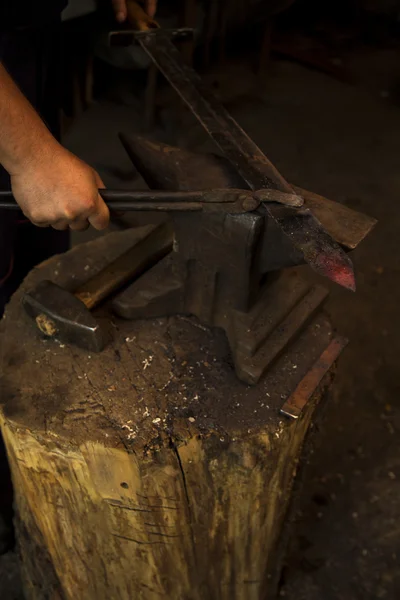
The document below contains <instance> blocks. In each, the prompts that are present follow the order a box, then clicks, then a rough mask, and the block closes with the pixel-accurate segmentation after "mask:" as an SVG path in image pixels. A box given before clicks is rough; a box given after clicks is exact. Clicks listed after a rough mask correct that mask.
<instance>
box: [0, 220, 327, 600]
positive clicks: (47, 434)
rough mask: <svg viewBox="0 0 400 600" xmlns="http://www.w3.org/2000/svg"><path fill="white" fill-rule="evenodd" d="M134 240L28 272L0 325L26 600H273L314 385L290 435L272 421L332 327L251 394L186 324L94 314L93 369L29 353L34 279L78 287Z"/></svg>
mask: <svg viewBox="0 0 400 600" xmlns="http://www.w3.org/2000/svg"><path fill="white" fill-rule="evenodd" d="M146 231H148V228H146V227H145V228H140V229H137V230H134V231H132V230H131V231H127V232H122V233H113V234H110V235H108V236H106V237H103V238H99V239H97V240H96V241H93V242H90V243H88V244H84V245H82V246H79V247H76V248H75V249H73V250H72V251H70V252H69V253H67V254H66V255H63V256H61V257H55V258H53V259H52V260H50V261H48V262H47V263H45V264H43V265H41V266H40V267H38V268H37V269H35V270H34V271H32V273H31V274H30V275H29V276H28V278H27V279H26V281H25V282H24V284H23V285H22V287H21V289H20V290H19V291H18V292H17V294H16V295H15V296H14V297H13V299H12V301H11V303H10V305H9V307H8V309H7V311H6V315H5V318H4V320H3V321H2V324H1V334H0V335H1V338H0V339H1V349H2V353H1V354H2V358H1V367H0V368H1V371H0V373H1V380H0V381H1V390H0V394H1V396H0V398H1V403H2V404H1V428H2V433H3V436H4V440H5V444H6V447H7V452H8V456H9V460H10V465H11V470H12V476H13V482H14V487H15V497H16V514H17V516H16V522H17V533H18V544H19V550H20V554H21V559H22V573H23V580H24V586H25V593H26V597H27V599H28V600H30V599H35V600H39V599H40V600H42V599H47V598H48V599H51V600H53V599H63V600H64V599H68V600H69V599H73V600H81V599H82V600H92V599H93V600H103V599H104V600H110V599H118V600H120V599H121V600H128V599H129V600H131V599H135V600H140V599H143V600H153V599H154V600H155V599H159V598H168V599H171V600H208V599H210V600H213V599H215V600H217V599H218V600H225V599H226V600H228V599H229V600H235V599H237V600H253V599H254V600H256V599H257V600H258V599H262V598H273V597H274V591H275V588H276V583H277V578H279V564H280V559H281V554H282V548H283V536H282V528H283V525H284V523H285V521H286V520H287V511H288V508H289V506H290V502H291V490H292V486H293V482H294V477H295V473H296V469H297V465H298V462H299V460H300V456H301V449H302V446H303V442H304V438H305V435H306V433H307V430H308V428H309V425H310V421H311V417H312V414H313V410H314V407H315V405H316V403H317V402H318V400H319V398H320V395H321V392H322V390H323V388H324V387H325V386H326V384H327V379H326V378H325V380H324V382H323V385H322V386H321V387H320V388H319V389H318V390H316V393H315V394H314V396H313V398H312V400H311V401H310V402H309V404H308V406H307V407H306V410H305V411H304V412H303V414H302V417H301V418H300V419H298V420H297V421H290V420H287V419H285V418H283V417H282V416H281V415H280V414H279V409H280V408H281V406H282V404H283V402H284V400H285V398H287V396H288V395H289V394H290V392H291V391H293V389H294V388H295V387H296V385H297V384H298V383H299V382H300V381H301V379H302V378H303V377H304V375H305V374H306V373H307V371H308V370H309V368H310V367H311V366H312V365H313V364H314V362H315V361H316V360H317V359H318V357H319V356H320V355H321V353H322V351H323V350H324V348H325V347H326V346H327V344H328V343H329V340H330V339H331V336H332V332H331V327H330V324H329V322H328V321H327V319H326V318H325V317H324V316H323V315H317V316H316V317H315V319H314V321H313V322H312V323H311V325H310V327H309V328H308V329H307V330H306V331H305V332H304V333H303V334H301V335H300V336H299V337H298V338H297V340H296V341H295V342H294V343H293V346H292V349H291V352H290V356H289V355H284V356H283V357H282V358H281V359H280V360H279V361H278V362H277V363H276V364H275V365H274V367H273V368H272V369H271V370H270V371H269V373H268V375H267V376H266V377H265V378H264V379H263V380H262V382H261V383H260V384H259V385H257V386H254V387H249V386H245V385H244V384H242V383H241V382H240V381H239V380H238V379H237V378H236V376H235V374H234V370H233V368H232V361H231V357H230V352H229V347H228V344H227V341H226V339H225V337H224V334H223V333H222V332H220V331H217V330H210V329H208V328H206V327H204V326H203V325H202V324H201V323H199V322H198V321H196V320H195V319H192V318H190V317H178V316H177V317H173V318H168V319H157V320H148V321H136V322H135V321H123V320H120V319H117V317H115V316H112V317H111V318H110V310H109V307H107V305H106V306H103V307H102V308H100V309H99V310H98V311H96V314H97V316H98V319H99V321H100V322H101V324H102V326H103V327H105V328H106V329H107V331H108V333H109V338H110V341H109V344H108V346H107V348H106V349H105V350H104V351H103V352H102V353H101V354H88V353H87V352H85V351H84V350H81V349H79V348H76V347H73V346H68V345H64V344H62V343H61V342H56V341H51V340H46V339H44V338H43V337H41V335H40V334H39V333H38V332H37V330H36V329H35V327H34V325H33V324H32V322H31V321H30V320H29V318H28V317H27V316H26V315H25V314H24V311H23V308H22V307H21V297H22V294H23V293H24V291H25V290H27V289H28V288H30V287H32V286H34V285H35V284H36V283H38V282H39V281H40V280H42V279H52V280H53V281H55V282H56V283H58V284H60V285H62V286H64V287H67V288H69V289H73V288H74V287H78V285H79V284H81V283H83V282H84V281H86V280H87V279H88V278H89V277H90V276H91V275H93V274H94V273H95V272H96V271H97V270H99V269H100V268H101V267H102V266H104V265H105V264H106V263H107V262H108V261H110V260H111V259H112V258H114V257H115V256H117V255H118V254H119V253H121V252H123V251H124V250H125V249H126V248H127V247H128V246H129V245H130V244H132V239H133V236H136V237H137V239H140V237H141V236H143V235H144V234H145V233H146ZM285 276H289V277H297V275H296V274H290V273H289V274H287V275H285ZM328 378H329V377H328Z"/></svg>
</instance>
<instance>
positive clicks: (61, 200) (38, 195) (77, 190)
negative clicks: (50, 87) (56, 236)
mask: <svg viewBox="0 0 400 600" xmlns="http://www.w3.org/2000/svg"><path fill="white" fill-rule="evenodd" d="M11 184H12V191H13V195H14V197H15V199H16V201H17V202H18V204H19V206H20V207H21V209H22V211H23V213H24V215H25V216H26V217H28V219H30V220H31V221H32V223H34V224H35V225H38V226H39V227H48V226H49V225H50V226H51V227H54V229H59V230H63V229H68V227H69V228H70V229H73V230H76V231H83V230H85V229H87V228H88V227H89V225H92V226H93V227H94V228H95V229H105V228H106V227H107V225H108V223H109V219H110V215H109V210H108V208H107V206H106V204H105V203H104V201H103V199H102V198H101V196H100V195H99V193H98V188H104V184H103V182H102V180H101V179H100V176H99V175H98V173H96V171H94V170H93V169H92V168H91V167H90V166H89V165H87V164H86V163H84V162H82V161H81V160H80V159H79V158H77V157H76V156H74V155H73V154H71V153H70V152H68V150H66V149H65V148H63V147H62V146H60V145H59V144H58V143H57V142H55V140H54V144H49V145H48V148H46V149H44V151H43V152H41V153H40V155H39V156H37V157H32V158H31V160H30V161H29V162H28V163H25V165H24V168H23V169H21V170H20V171H19V170H17V171H16V172H13V173H12V174H11Z"/></svg>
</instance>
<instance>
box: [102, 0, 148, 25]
mask: <svg viewBox="0 0 400 600" xmlns="http://www.w3.org/2000/svg"><path fill="white" fill-rule="evenodd" d="M111 1H112V5H113V8H114V12H115V17H116V19H117V21H119V22H120V23H123V22H124V21H126V17H127V14H128V12H127V8H126V4H127V1H128V0H111ZM144 9H145V11H146V13H147V14H148V15H149V17H150V18H151V19H153V18H154V16H155V14H156V11H157V0H145V2H144Z"/></svg>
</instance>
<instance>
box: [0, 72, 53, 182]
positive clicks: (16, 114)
mask: <svg viewBox="0 0 400 600" xmlns="http://www.w3.org/2000/svg"><path fill="white" fill-rule="evenodd" d="M56 147H58V142H57V141H56V140H55V139H54V137H53V136H52V135H51V133H50V131H49V130H48V129H47V127H46V125H45V124H44V123H43V121H42V120H41V118H40V117H39V115H38V114H37V113H36V111H35V110H34V108H33V107H32V105H31V104H30V103H29V102H28V100H27V99H26V98H25V97H24V95H23V94H22V92H21V91H20V90H19V88H18V86H17V85H16V84H15V83H14V81H13V80H12V78H11V77H10V75H9V74H8V73H7V71H6V69H5V68H4V67H3V65H2V64H1V63H0V164H2V165H3V167H4V168H5V169H6V170H7V171H8V172H9V173H10V175H17V174H19V173H20V172H21V170H22V169H24V168H26V167H27V166H30V164H31V163H32V162H37V161H39V162H40V161H41V160H42V159H43V160H46V157H49V156H51V153H52V151H53V150H54V149H55V148H56Z"/></svg>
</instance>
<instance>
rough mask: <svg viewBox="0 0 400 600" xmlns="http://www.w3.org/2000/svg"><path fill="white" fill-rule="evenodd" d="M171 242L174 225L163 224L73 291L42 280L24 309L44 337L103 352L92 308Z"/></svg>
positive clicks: (165, 251) (29, 294)
mask: <svg viewBox="0 0 400 600" xmlns="http://www.w3.org/2000/svg"><path fill="white" fill-rule="evenodd" d="M172 244H173V233H172V230H171V227H170V226H169V224H167V223H162V224H161V225H159V226H157V227H156V228H155V229H152V230H151V231H150V232H149V233H148V234H147V235H146V236H145V237H144V238H143V239H142V240H140V242H138V243H136V244H135V245H134V246H132V247H131V248H129V250H127V251H126V252H124V253H123V254H122V255H120V256H119V257H117V258H116V259H115V260H114V261H113V262H111V263H109V264H108V265H107V266H106V267H105V268H104V269H103V270H101V271H100V272H99V273H97V274H96V275H94V277H92V278H91V279H90V280H89V281H87V282H86V283H84V284H83V285H81V286H80V287H79V288H78V289H77V290H75V292H74V293H71V292H69V291H67V290H65V289H63V288H62V287H60V286H59V285H57V284H56V283H53V282H52V281H47V280H45V281H42V282H40V283H39V285H38V286H37V287H36V288H34V289H33V290H31V291H29V292H27V293H26V294H25V296H24V298H23V301H22V302H23V305H24V308H25V310H26V312H27V313H28V315H29V316H30V317H32V319H34V321H35V322H36V325H37V326H38V328H39V329H40V331H41V332H42V333H44V335H45V336H47V337H49V338H57V339H59V340H61V341H65V342H69V343H72V344H74V345H76V346H79V347H81V348H84V349H85V350H89V351H91V352H101V351H102V350H103V348H104V346H105V343H106V339H105V335H104V332H103V331H102V329H101V328H100V326H99V324H98V322H97V321H96V319H95V318H94V316H93V315H92V314H91V312H90V311H91V310H92V309H94V308H95V307H96V306H98V305H99V304H100V302H101V301H102V300H104V299H105V298H107V296H109V295H110V294H112V293H114V292H115V291H117V290H118V289H119V288H120V287H122V286H123V285H124V284H126V283H128V282H129V281H131V280H132V279H133V278H137V277H139V276H140V275H141V274H142V273H143V272H144V271H146V270H147V269H149V268H151V267H152V266H153V265H154V264H156V263H157V262H158V261H159V260H161V259H162V258H163V257H164V256H166V255H167V254H168V253H169V252H170V251H171V249H172Z"/></svg>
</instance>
